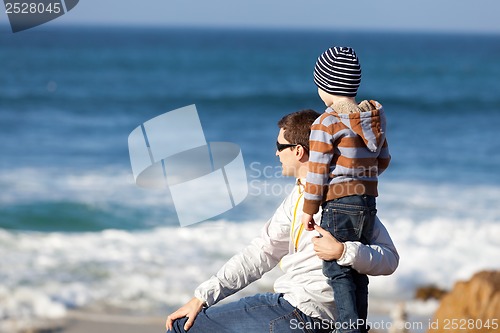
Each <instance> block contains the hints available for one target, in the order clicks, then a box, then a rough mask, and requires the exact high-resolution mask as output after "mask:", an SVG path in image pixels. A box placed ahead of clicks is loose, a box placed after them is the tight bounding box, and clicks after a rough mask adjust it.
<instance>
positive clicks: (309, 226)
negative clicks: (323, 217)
mask: <svg viewBox="0 0 500 333" xmlns="http://www.w3.org/2000/svg"><path fill="white" fill-rule="evenodd" d="M302 224H303V225H304V229H306V230H308V231H312V230H314V225H315V224H316V223H314V218H313V216H312V215H311V214H307V213H303V214H302Z"/></svg>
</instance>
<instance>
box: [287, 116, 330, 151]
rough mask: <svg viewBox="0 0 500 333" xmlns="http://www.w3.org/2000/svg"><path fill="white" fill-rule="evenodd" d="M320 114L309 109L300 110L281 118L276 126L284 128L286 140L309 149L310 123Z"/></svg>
mask: <svg viewBox="0 0 500 333" xmlns="http://www.w3.org/2000/svg"><path fill="white" fill-rule="evenodd" d="M320 115H321V114H319V113H318V112H316V111H314V110H311V109H305V110H300V111H297V112H293V113H290V114H287V115H286V116H284V117H283V118H281V119H280V121H278V127H279V128H282V129H284V130H285V133H284V136H285V139H286V140H287V141H288V142H290V143H293V144H298V145H301V146H302V147H304V148H305V149H306V150H307V151H309V135H310V134H311V125H312V124H313V122H314V121H315V120H316V119H317V118H318V117H319V116H320Z"/></svg>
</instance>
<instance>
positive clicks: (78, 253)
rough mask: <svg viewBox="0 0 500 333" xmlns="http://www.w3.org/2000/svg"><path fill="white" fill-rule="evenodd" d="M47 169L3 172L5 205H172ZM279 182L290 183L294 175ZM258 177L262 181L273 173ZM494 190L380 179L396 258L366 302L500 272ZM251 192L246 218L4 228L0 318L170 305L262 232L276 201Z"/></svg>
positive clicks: (111, 180)
mask: <svg viewBox="0 0 500 333" xmlns="http://www.w3.org/2000/svg"><path fill="white" fill-rule="evenodd" d="M51 172H52V171H50V172H49V171H47V170H42V171H40V170H29V169H24V170H17V171H16V172H13V173H10V174H9V173H4V174H2V175H1V176H0V184H1V185H2V188H5V187H4V185H5V186H7V188H8V189H9V191H2V192H0V204H1V205H4V206H8V205H9V204H13V203H19V202H33V201H36V200H39V199H40V197H42V198H43V199H44V200H49V201H56V202H57V201H60V200H68V198H69V200H73V201H76V202H84V203H90V204H93V205H107V204H109V203H119V204H121V205H126V206H129V207H139V208H144V207H146V208H149V209H150V210H151V214H152V215H154V211H155V210H158V209H159V208H160V207H163V206H166V205H167V206H168V205H169V202H168V200H166V199H165V195H164V194H163V193H160V192H156V193H150V192H147V191H143V190H140V189H139V190H138V189H136V188H135V186H134V184H133V181H132V178H131V175H130V174H129V173H127V172H112V171H109V172H104V171H99V172H87V173H81V174H68V173H66V174H63V175H58V174H57V171H55V170H54V171H53V172H54V173H51ZM280 181H281V183H280V184H282V186H284V188H286V189H288V187H289V184H290V182H284V181H283V180H280ZM255 183H258V184H257V185H258V186H262V188H265V186H268V185H269V184H271V183H272V184H275V183H276V180H272V179H270V180H266V179H261V180H259V181H258V182H255ZM278 183H279V182H278ZM254 185H255V184H254ZM138 191H140V192H138ZM283 195H284V193H280V196H283ZM498 197H500V188H498V187H495V186H468V187H466V188H464V187H463V186H461V185H455V184H451V185H450V184H441V185H439V184H417V183H410V182H408V183H389V182H385V183H383V184H381V197H380V198H379V200H378V208H379V216H380V218H381V219H382V221H383V222H384V224H385V225H386V227H387V228H388V230H389V232H390V234H391V235H392V238H393V240H394V242H395V244H396V247H397V248H398V251H399V254H400V256H401V261H400V265H399V268H398V270H397V271H396V273H394V274H393V275H392V276H388V277H372V278H371V280H370V304H371V305H370V309H371V310H372V311H376V310H377V309H382V310H387V311H388V310H389V309H390V306H388V305H387V302H388V301H389V302H394V301H400V300H406V301H408V300H411V299H412V298H413V294H414V291H415V288H416V287H417V286H420V285H424V284H430V283H432V284H435V285H437V286H439V287H443V288H451V287H452V286H453V283H455V282H456V281H457V280H460V279H467V278H469V277H470V276H471V275H472V274H474V273H475V272H477V271H479V270H482V269H500V264H499V263H498V260H496V258H497V254H498V251H499V249H500V245H499V244H500V223H499V222H500V212H499V209H500V208H499V207H498V205H496V204H495V200H497V199H496V198H498ZM247 200H250V204H249V207H250V208H249V209H247V210H246V211H247V216H248V217H246V216H243V217H242V218H240V219H238V220H237V221H236V220H230V221H229V220H220V221H216V222H205V223H201V224H198V225H195V226H192V227H188V228H181V227H178V226H163V227H157V228H155V229H146V230H139V231H127V230H113V229H108V230H103V231H96V232H76V233H63V232H50V233H42V232H30V231H7V230H2V229H0V253H1V256H0V267H1V270H0V324H1V325H4V326H5V325H7V324H8V323H12V321H15V322H17V323H19V322H24V323H29V322H32V321H33V320H37V319H57V318H62V317H64V316H65V314H66V312H67V311H68V310H69V309H75V308H78V309H90V310H92V309H100V311H106V309H109V308H114V309H119V310H122V311H125V312H126V311H134V313H143V314H153V313H154V314H159V313H162V314H165V313H167V311H169V310H170V309H173V308H175V307H177V306H179V305H181V304H182V303H183V302H185V301H187V300H188V299H189V298H190V297H192V292H193V290H194V288H195V287H196V286H197V285H198V284H199V283H201V282H203V281H204V280H205V279H207V278H209V277H210V276H211V275H212V274H214V273H215V272H216V271H217V270H218V268H219V267H220V266H221V265H222V264H223V263H224V262H225V261H226V260H227V259H228V258H229V257H230V256H232V255H233V254H235V253H236V252H237V251H239V250H241V249H242V248H243V247H244V246H245V244H248V243H249V242H250V240H251V239H252V238H253V237H255V236H256V235H258V233H259V231H260V228H261V227H262V225H263V224H264V222H265V221H264V220H257V217H259V218H260V216H262V215H266V216H268V215H270V214H271V213H272V211H273V210H274V209H275V207H276V203H277V202H278V201H279V199H277V197H276V196H267V195H265V194H263V195H261V196H260V197H259V196H253V197H250V198H247ZM251 200H254V201H251ZM247 204H248V203H247ZM251 208H253V209H254V211H252V209H251ZM259 215H260V216H259ZM144 218H146V219H147V218H150V217H147V216H146V217H144ZM157 225H158V224H157ZM160 225H161V224H160ZM278 274H279V272H278V271H275V272H272V273H271V274H270V275H268V276H266V277H264V279H262V281H259V282H258V283H255V284H252V285H251V286H250V287H249V288H247V289H246V290H245V291H244V293H243V294H252V293H255V292H259V291H265V290H272V284H273V281H274V279H275V277H276V275H278ZM241 295H242V294H239V295H236V297H238V296H241ZM412 304H413V303H410V305H409V307H410V309H413V310H412V311H414V312H418V314H422V313H423V312H426V311H432V309H434V308H435V304H430V303H429V304H417V303H415V304H413V305H412ZM1 327H2V326H0V331H1Z"/></svg>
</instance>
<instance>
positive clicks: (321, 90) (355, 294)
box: [302, 46, 390, 333]
mask: <svg viewBox="0 0 500 333" xmlns="http://www.w3.org/2000/svg"><path fill="white" fill-rule="evenodd" d="M314 83H315V84H316V85H317V86H318V94H319V96H320V98H321V99H322V100H323V102H325V105H326V106H327V109H326V110H325V112H324V113H323V114H322V115H321V116H320V117H319V118H318V119H316V121H315V122H314V124H313V125H312V127H311V135H310V139H309V141H310V142H309V146H310V156H309V166H308V169H309V170H308V174H307V178H306V188H305V195H304V208H303V210H304V214H303V217H302V223H303V224H304V227H305V228H306V229H307V230H313V227H314V221H313V218H312V216H313V215H314V214H315V213H316V212H318V210H319V207H320V206H322V208H323V211H322V215H321V227H322V228H324V229H326V230H328V231H329V232H330V233H331V234H332V235H333V236H334V237H335V238H337V240H339V241H341V242H346V241H360V242H362V243H364V244H366V243H367V242H368V239H370V237H371V233H372V230H373V223H374V219H375V214H376V207H375V197H376V196H377V195H378V193H377V178H378V175H379V174H381V173H382V172H383V171H384V170H385V169H386V168H387V166H388V165H389V161H390V155H389V150H388V146H387V141H386V139H385V127H386V119H385V115H384V110H383V108H382V105H380V104H379V103H378V102H376V101H373V100H370V101H367V100H364V101H362V102H361V103H359V104H357V103H356V100H355V96H356V94H357V90H358V87H359V84H360V83H361V67H360V65H359V60H358V57H357V56H356V53H355V52H354V50H353V49H352V48H350V47H337V46H336V47H332V48H330V49H328V50H326V51H325V52H324V53H323V54H321V55H320V56H319V57H318V60H317V61H316V66H315V68H314ZM344 249H345V248H344ZM323 273H324V274H325V275H326V277H327V278H328V283H329V284H330V286H331V287H332V288H333V291H334V297H335V303H336V305H337V310H338V318H337V328H338V331H339V332H343V333H344V332H350V333H351V332H355V333H358V332H366V331H367V327H366V317H367V311H368V277H367V276H366V275H362V274H359V273H358V272H356V271H355V270H354V269H352V268H351V267H346V266H340V265H338V264H337V262H336V261H324V262H323Z"/></svg>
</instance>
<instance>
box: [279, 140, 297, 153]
mask: <svg viewBox="0 0 500 333" xmlns="http://www.w3.org/2000/svg"><path fill="white" fill-rule="evenodd" d="M296 146H298V144H296V143H279V142H278V141H276V149H277V150H278V151H282V150H284V149H287V148H292V147H296Z"/></svg>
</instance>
